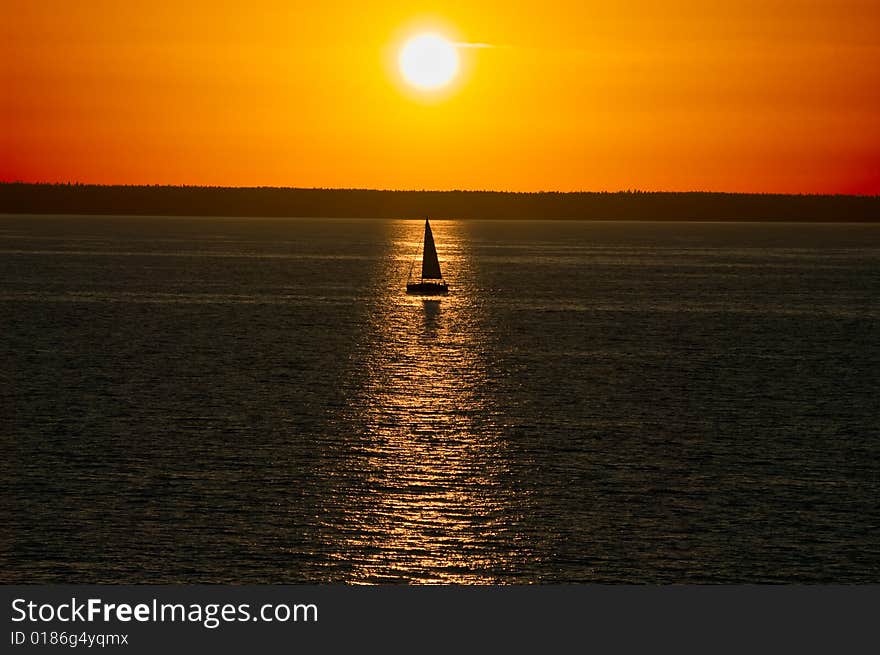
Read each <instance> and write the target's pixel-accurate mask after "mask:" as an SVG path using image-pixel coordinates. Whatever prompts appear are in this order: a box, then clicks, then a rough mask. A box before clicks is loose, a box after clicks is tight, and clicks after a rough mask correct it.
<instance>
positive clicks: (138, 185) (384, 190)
mask: <svg viewBox="0 0 880 655" xmlns="http://www.w3.org/2000/svg"><path fill="white" fill-rule="evenodd" d="M0 185H2V186H6V185H23V186H74V187H77V186H81V187H99V188H112V187H122V188H165V189H217V190H222V189H227V190H258V189H264V190H269V189H271V190H278V191H367V192H379V193H497V194H510V195H577V194H595V195H600V194H607V195H614V194H633V195H636V194H644V195H650V194H682V195H684V194H714V195H729V196H790V197H844V198H880V193H875V194H869V193H843V192H833V193H832V192H809V191H799V192H785V191H713V190H705V189H689V190H686V191H672V190H646V189H638V188H629V189H617V190H613V191H612V190H608V189H602V190H596V189H581V190H576V191H559V190H554V189H541V190H536V191H514V190H504V189H426V188H421V189H417V188H389V187H384V188H378V187H298V186H276V185H241V186H233V185H223V184H170V183H101V182H79V181H66V182H42V181H41V182H28V181H25V180H0Z"/></svg>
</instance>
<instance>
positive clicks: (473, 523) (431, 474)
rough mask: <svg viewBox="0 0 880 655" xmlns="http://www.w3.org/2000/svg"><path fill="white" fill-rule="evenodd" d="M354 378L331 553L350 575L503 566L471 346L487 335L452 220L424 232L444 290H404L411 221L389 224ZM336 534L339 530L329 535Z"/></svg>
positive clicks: (463, 576) (489, 437) (479, 354)
mask: <svg viewBox="0 0 880 655" xmlns="http://www.w3.org/2000/svg"><path fill="white" fill-rule="evenodd" d="M395 227H396V229H398V230H400V233H399V235H400V237H402V238H398V239H394V240H393V244H394V249H395V252H394V255H393V257H391V258H389V261H390V262H391V264H390V265H389V266H388V267H387V268H386V271H385V275H384V276H383V284H382V286H381V293H380V294H378V298H377V299H376V302H375V306H374V313H373V319H372V321H371V326H372V328H371V331H370V333H369V334H368V335H367V338H366V340H365V344H364V346H365V347H364V348H363V349H362V351H361V352H360V354H359V358H360V360H359V361H358V362H357V364H358V367H359V368H362V371H363V375H362V377H361V379H360V380H361V382H360V384H359V388H357V389H355V390H353V393H351V394H350V395H348V397H347V400H346V402H347V403H348V408H347V409H348V412H347V413H348V414H349V416H350V429H351V443H349V444H347V445H346V447H345V451H346V452H345V456H344V457H343V458H342V460H343V461H344V462H345V466H346V467H347V468H348V470H347V471H338V472H337V479H338V487H339V488H338V489H337V491H336V493H337V494H338V495H339V496H340V498H339V502H340V503H346V507H345V508H344V510H343V511H342V516H341V517H339V518H337V519H335V520H334V522H335V523H336V524H335V525H333V526H331V527H332V528H333V529H334V530H333V531H334V532H335V533H336V537H335V538H336V539H337V540H338V544H337V547H336V548H335V549H334V550H335V553H336V557H337V558H338V559H341V560H344V561H345V562H346V563H347V570H349V571H350V576H349V578H348V580H347V581H349V582H353V583H375V582H390V581H407V582H419V583H434V582H437V583H441V582H442V583H448V582H469V583H475V582H476V583H479V582H493V581H498V580H500V579H501V577H502V573H503V571H504V570H505V569H506V568H507V567H508V566H509V565H510V564H511V562H510V561H509V560H510V558H511V557H512V550H511V546H510V538H511V535H510V530H511V528H510V526H511V523H512V521H513V520H514V519H515V514H516V510H515V506H516V503H515V502H513V501H514V494H513V492H512V490H511V487H510V484H509V478H510V475H509V470H508V465H507V462H506V459H505V449H504V444H503V441H502V439H501V431H500V428H499V426H498V425H497V422H496V418H497V411H495V409H494V408H493V405H492V402H491V400H490V396H489V394H487V393H486V392H485V388H486V385H487V383H488V374H487V367H486V362H485V361H484V357H483V353H484V348H485V340H486V339H487V338H488V337H487V335H486V334H485V333H484V331H483V330H482V329H481V323H480V315H479V311H478V305H477V303H476V302H475V301H474V296H473V293H472V289H470V288H469V285H468V284H467V282H465V280H466V279H467V275H468V273H469V272H470V263H469V260H468V252H467V248H466V245H465V240H463V239H462V235H461V229H462V228H461V226H460V224H457V223H452V222H447V223H442V222H438V224H437V225H436V226H435V235H436V238H437V241H438V250H440V251H441V255H440V256H441V264H443V265H444V269H445V270H444V273H446V274H447V275H448V277H449V279H450V280H451V281H452V292H451V294H450V295H449V296H447V297H443V298H441V299H430V298H420V297H417V296H416V297H414V296H407V295H406V294H405V293H404V288H403V283H404V281H405V271H404V273H403V274H401V270H403V269H405V268H406V267H408V265H409V264H408V262H409V261H410V259H411V251H412V249H413V248H414V247H415V244H416V243H417V242H418V241H419V239H420V237H421V230H422V224H421V223H419V222H401V223H399V224H396V225H395ZM339 533H341V534H339Z"/></svg>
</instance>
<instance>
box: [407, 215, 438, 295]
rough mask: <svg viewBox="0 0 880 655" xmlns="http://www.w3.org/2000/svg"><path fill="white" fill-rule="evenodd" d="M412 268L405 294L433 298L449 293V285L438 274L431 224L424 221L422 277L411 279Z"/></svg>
mask: <svg viewBox="0 0 880 655" xmlns="http://www.w3.org/2000/svg"><path fill="white" fill-rule="evenodd" d="M414 266H415V262H413V266H411V267H410V269H409V279H408V280H407V282H406V292H407V293H420V294H423V295H426V296H435V295H439V294H444V293H447V292H448V291H449V285H447V284H446V281H445V280H444V279H443V274H442V273H441V272H440V260H439V259H437V248H436V247H435V246H434V235H433V233H432V232H431V224H430V223H429V222H428V219H427V218H426V219H425V242H424V246H423V247H422V277H421V278H413V274H412V273H413V271H412V269H413V267H414Z"/></svg>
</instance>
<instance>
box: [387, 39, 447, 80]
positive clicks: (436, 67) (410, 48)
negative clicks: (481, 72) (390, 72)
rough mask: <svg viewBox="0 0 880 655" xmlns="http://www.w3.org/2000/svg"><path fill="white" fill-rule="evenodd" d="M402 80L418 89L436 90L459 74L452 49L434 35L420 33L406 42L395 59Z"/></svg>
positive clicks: (445, 41) (443, 40) (444, 40)
mask: <svg viewBox="0 0 880 655" xmlns="http://www.w3.org/2000/svg"><path fill="white" fill-rule="evenodd" d="M398 62H399V64H400V72H401V73H402V74H403V77H404V79H405V80H406V81H407V82H409V83H410V84H412V85H413V86H416V87H419V88H420V89H437V88H440V87H442V86H445V85H446V84H449V82H451V81H452V78H453V77H455V74H456V73H457V72H458V52H456V50H455V46H454V45H453V44H452V43H450V42H449V41H447V40H446V39H444V38H443V37H442V36H437V35H436V34H420V35H418V36H414V37H413V38H411V39H410V40H409V41H407V42H406V43H405V44H404V46H403V48H402V49H401V50H400V57H399V59H398Z"/></svg>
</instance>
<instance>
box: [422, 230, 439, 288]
mask: <svg viewBox="0 0 880 655" xmlns="http://www.w3.org/2000/svg"><path fill="white" fill-rule="evenodd" d="M442 277H443V275H442V274H441V273H440V260H439V259H437V248H436V247H435V246H434V235H433V234H432V233H431V225H430V224H429V223H428V219H427V218H426V219H425V246H424V248H423V250H422V279H427V280H439V279H441V278H442Z"/></svg>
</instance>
